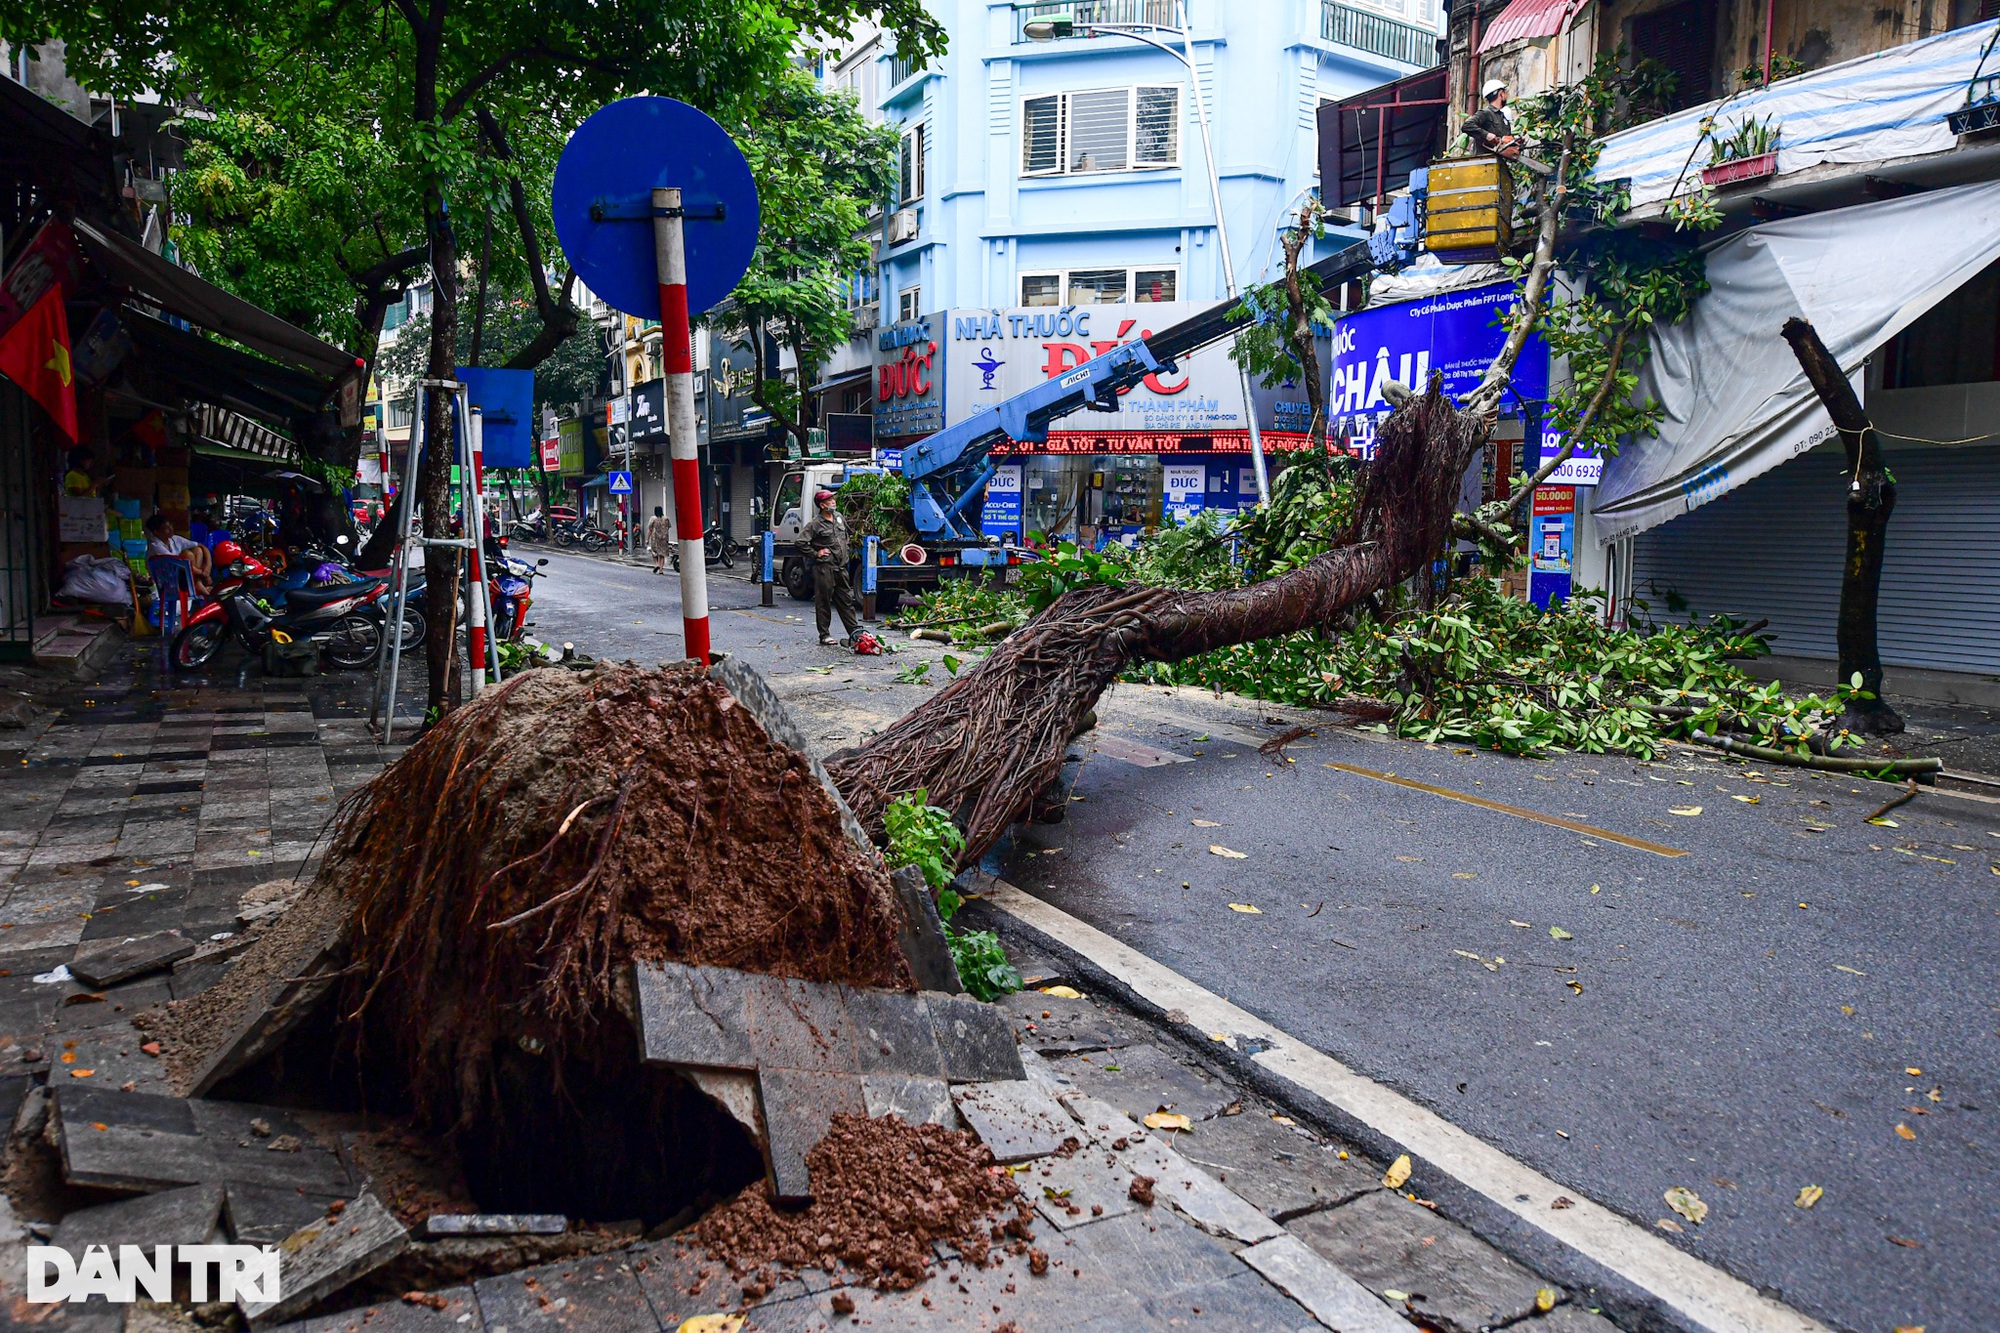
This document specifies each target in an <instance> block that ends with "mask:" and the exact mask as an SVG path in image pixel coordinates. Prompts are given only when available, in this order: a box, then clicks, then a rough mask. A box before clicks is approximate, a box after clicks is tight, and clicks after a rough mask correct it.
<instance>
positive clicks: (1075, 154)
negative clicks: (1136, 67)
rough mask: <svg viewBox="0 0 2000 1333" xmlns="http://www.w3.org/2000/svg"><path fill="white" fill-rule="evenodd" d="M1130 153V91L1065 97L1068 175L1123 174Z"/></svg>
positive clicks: (1079, 94)
mask: <svg viewBox="0 0 2000 1333" xmlns="http://www.w3.org/2000/svg"><path fill="white" fill-rule="evenodd" d="M1131 151H1132V90H1131V89H1130V88H1113V89H1111V90H1109V91H1106V92H1096V93H1071V94H1070V95H1069V152H1068V158H1069V161H1068V169H1069V170H1070V171H1123V170H1125V169H1126V167H1128V166H1129V165H1131Z"/></svg>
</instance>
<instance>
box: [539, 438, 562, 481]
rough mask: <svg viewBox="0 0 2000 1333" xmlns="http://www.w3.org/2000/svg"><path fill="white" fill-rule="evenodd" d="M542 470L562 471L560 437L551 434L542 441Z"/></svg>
mask: <svg viewBox="0 0 2000 1333" xmlns="http://www.w3.org/2000/svg"><path fill="white" fill-rule="evenodd" d="M542 471H544V472H560V471H562V437H561V436H559V435H556V436H551V437H549V438H548V439H546V440H543V441H542Z"/></svg>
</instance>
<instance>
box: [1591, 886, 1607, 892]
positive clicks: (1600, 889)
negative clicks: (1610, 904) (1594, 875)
mask: <svg viewBox="0 0 2000 1333" xmlns="http://www.w3.org/2000/svg"><path fill="white" fill-rule="evenodd" d="M1590 891H1591V892H1592V893H1602V892H1604V887H1603V886H1602V885H1599V884H1593V885H1591V886H1590Z"/></svg>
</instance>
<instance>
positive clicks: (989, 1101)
mask: <svg viewBox="0 0 2000 1333" xmlns="http://www.w3.org/2000/svg"><path fill="white" fill-rule="evenodd" d="M952 1097H953V1099H954V1100H955V1101H957V1103H958V1113H959V1114H960V1115H962V1116H964V1117H965V1122H966V1123H967V1124H968V1125H970V1126H972V1132H973V1133H975V1134H977V1135H978V1136H979V1138H980V1141H981V1142H983V1143H984V1144H985V1145H986V1146H987V1148H988V1149H989V1150H991V1152H992V1153H993V1160H994V1161H996V1162H1001V1163H1006V1162H1025V1161H1027V1160H1028V1159H1029V1158H1031V1157H1046V1156H1048V1155H1049V1154H1050V1153H1052V1152H1054V1151H1056V1149H1058V1148H1060V1147H1062V1146H1063V1141H1064V1140H1066V1139H1078V1140H1081V1139H1082V1137H1083V1136H1082V1135H1081V1134H1079V1133H1077V1128H1076V1122H1075V1121H1073V1120H1071V1119H1070V1118H1069V1116H1068V1115H1067V1114H1065V1113H1064V1111H1063V1109H1062V1107H1060V1106H1058V1105H1057V1104H1056V1101H1055V1099H1054V1098H1053V1097H1051V1096H1049V1094H1048V1093H1046V1092H1044V1091H1043V1090H1042V1089H1041V1088H1040V1087H1038V1086H1036V1085H1035V1084H1033V1083H1030V1082H1029V1081H1028V1080H1026V1079H1014V1080H1009V1081H1005V1082H993V1083H972V1084H967V1085H966V1086H964V1087H958V1088H953V1089H952Z"/></svg>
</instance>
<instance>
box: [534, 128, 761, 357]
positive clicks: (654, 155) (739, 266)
mask: <svg viewBox="0 0 2000 1333" xmlns="http://www.w3.org/2000/svg"><path fill="white" fill-rule="evenodd" d="M656 186H678V187H679V188H680V191H681V207H682V209H683V210H684V218H683V232H684V234H685V236H686V237H687V279H688V313H689V314H690V315H698V314H700V313H701V312H702V311H704V310H707V309H709V308H710V307H711V306H713V305H715V304H716V303H717V302H718V301H720V300H722V298H723V297H725V296H727V295H729V293H730V292H732V291H734V290H735V288H736V283H737V281H738V280H739V279H741V278H742V276H743V274H744V272H745V271H746V270H748V269H749V267H750V256H751V254H752V253H753V252H754V251H755V250H756V249H757V220H758V213H757V182H756V181H754V180H753V179H751V176H750V164H749V163H748V162H746V161H745V160H744V158H743V150H742V149H740V148H738V147H737V146H736V141H735V140H734V139H732V138H730V137H729V132H728V131H727V130H725V129H723V128H722V126H720V125H718V124H716V123H715V122H714V121H713V120H711V119H710V118H709V117H708V116H707V115H705V114H703V113H702V112H701V111H698V110H696V109H695V108H694V107H691V106H689V105H688V104H687V103H685V102H677V101H675V100H674V99H673V98H671V97H627V98H623V99H621V100H619V101H616V102H612V103H610V104H609V105H607V106H602V107H599V108H598V109H597V110H596V111H594V112H592V113H591V114H590V117H589V118H588V119H587V120H585V121H584V122H583V124H581V125H579V126H577V127H576V133H574V134H572V135H570V137H569V143H567V144H566V145H564V147H563V151H562V157H561V158H560V159H559V160H558V161H557V162H556V179H555V191H554V198H553V200H552V206H553V211H554V213H555V224H556V239H557V240H558V241H560V242H561V243H562V248H563V254H564V255H565V256H567V257H568V259H569V263H570V267H571V268H573V269H575V270H576V275H577V277H578V278H580V279H582V281H583V285H584V286H586V287H588V288H590V290H591V291H593V292H595V293H596V294H597V295H598V296H600V297H602V298H603V299H604V300H605V302H606V303H608V304H609V305H610V306H611V307H612V308H613V309H616V310H622V311H624V312H625V313H626V314H628V315H636V316H638V317H639V318H641V319H658V318H659V317H660V288H659V275H658V269H657V267H656V264H655V261H654V252H653V217H652V209H653V189H654V187H656Z"/></svg>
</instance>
